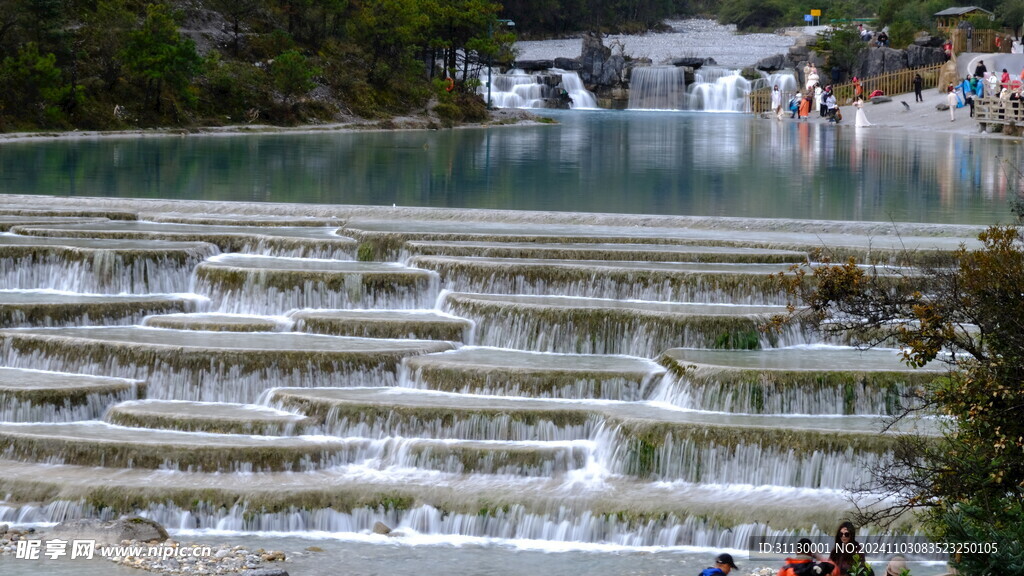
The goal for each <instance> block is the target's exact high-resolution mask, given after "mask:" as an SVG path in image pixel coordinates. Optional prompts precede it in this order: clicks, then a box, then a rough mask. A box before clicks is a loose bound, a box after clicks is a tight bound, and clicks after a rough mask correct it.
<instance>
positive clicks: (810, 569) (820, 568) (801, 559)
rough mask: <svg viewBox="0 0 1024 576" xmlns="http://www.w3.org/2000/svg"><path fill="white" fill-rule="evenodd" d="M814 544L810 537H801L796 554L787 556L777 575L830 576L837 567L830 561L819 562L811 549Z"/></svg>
mask: <svg viewBox="0 0 1024 576" xmlns="http://www.w3.org/2000/svg"><path fill="white" fill-rule="evenodd" d="M812 546H813V544H812V543H811V540H810V539H809V538H801V539H800V541H798V542H797V543H796V555H795V556H794V557H792V558H786V563H785V564H784V565H783V566H782V568H780V569H779V571H778V572H777V573H776V576H829V575H830V574H831V573H832V571H833V570H834V569H835V567H834V566H833V565H832V564H830V563H828V562H820V563H819V562H818V558H817V557H816V556H815V555H814V554H813V553H812V551H811V547H812Z"/></svg>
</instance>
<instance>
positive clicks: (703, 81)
mask: <svg viewBox="0 0 1024 576" xmlns="http://www.w3.org/2000/svg"><path fill="white" fill-rule="evenodd" d="M760 74H761V77H760V78H758V79H756V80H750V79H747V78H744V77H743V76H742V74H741V71H740V70H735V69H728V68H718V67H713V66H705V67H702V68H700V69H699V70H697V71H696V72H695V73H694V81H693V83H692V84H690V85H687V84H686V82H685V75H684V71H683V69H682V68H678V67H675V66H638V67H636V68H634V69H633V70H632V72H631V73H630V88H629V109H631V110H694V111H703V112H745V111H746V106H747V96H748V95H749V94H750V93H751V92H752V91H754V90H758V89H761V88H765V87H768V88H770V87H772V86H775V85H778V86H779V90H780V91H781V92H782V93H783V95H784V98H787V99H788V98H789V96H791V95H792V94H793V92H795V91H796V88H797V86H796V79H795V78H794V77H793V75H792V74H788V73H773V74H768V73H765V72H761V73H760Z"/></svg>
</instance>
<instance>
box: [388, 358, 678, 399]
mask: <svg viewBox="0 0 1024 576" xmlns="http://www.w3.org/2000/svg"><path fill="white" fill-rule="evenodd" d="M403 365H404V367H405V368H406V369H408V371H409V376H408V383H407V384H408V385H409V386H412V387H415V388H424V389H429V390H440V391H445V392H458V393H463V394H488V395H498V396H525V397H530V398H568V399H574V398H597V399H607V400H625V401H633V400H643V399H645V398H646V397H647V395H648V394H650V393H651V392H652V391H653V390H654V389H655V387H656V386H657V385H658V383H659V382H660V380H661V378H662V377H663V376H664V375H665V373H666V371H665V369H664V368H662V367H661V366H659V365H658V364H657V363H655V362H652V361H650V360H647V359H645V358H632V357H629V356H593V355H581V354H546V353H538V352H520V351H515V350H503V349H500V348H475V347H467V348H461V349H459V350H455V351H453V352H445V353H442V354H426V355H423V356H418V357H411V358H407V359H405V361H404V362H403ZM403 384H405V383H403Z"/></svg>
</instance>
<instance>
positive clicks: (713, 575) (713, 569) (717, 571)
mask: <svg viewBox="0 0 1024 576" xmlns="http://www.w3.org/2000/svg"><path fill="white" fill-rule="evenodd" d="M733 568H736V563H735V562H733V560H732V554H724V553H723V554H719V555H718V556H716V557H715V565H714V566H709V567H708V568H705V569H704V570H702V571H701V573H700V576H729V572H731V571H732V569H733ZM737 570H738V568H737Z"/></svg>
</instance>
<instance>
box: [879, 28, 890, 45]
mask: <svg viewBox="0 0 1024 576" xmlns="http://www.w3.org/2000/svg"><path fill="white" fill-rule="evenodd" d="M888 45H889V35H888V34H886V33H885V30H882V31H881V32H879V33H878V47H879V48H885V47H886V46H888Z"/></svg>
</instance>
